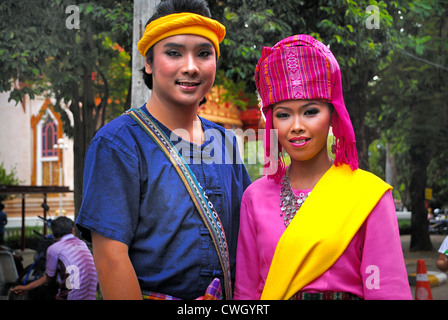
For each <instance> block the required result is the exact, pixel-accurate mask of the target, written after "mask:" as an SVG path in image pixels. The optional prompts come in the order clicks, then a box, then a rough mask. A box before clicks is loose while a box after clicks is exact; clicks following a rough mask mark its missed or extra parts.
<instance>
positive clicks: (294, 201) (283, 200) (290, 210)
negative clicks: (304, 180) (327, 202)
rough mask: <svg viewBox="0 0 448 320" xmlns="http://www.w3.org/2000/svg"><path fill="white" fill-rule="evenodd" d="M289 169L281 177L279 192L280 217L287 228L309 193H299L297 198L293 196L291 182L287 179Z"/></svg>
mask: <svg viewBox="0 0 448 320" xmlns="http://www.w3.org/2000/svg"><path fill="white" fill-rule="evenodd" d="M288 172H289V168H288V170H287V171H286V173H285V175H284V176H283V180H282V182H281V186H282V189H281V191H280V210H281V211H280V217H283V221H284V223H285V226H286V227H287V226H288V225H289V223H290V222H291V220H292V218H294V216H295V215H296V213H297V211H298V210H299V209H300V207H301V206H302V204H303V203H304V202H305V200H306V198H308V196H309V195H310V193H311V192H308V193H306V194H305V193H304V192H301V193H300V194H299V195H298V196H297V195H295V193H294V191H293V190H292V187H291V181H290V180H289V177H288Z"/></svg>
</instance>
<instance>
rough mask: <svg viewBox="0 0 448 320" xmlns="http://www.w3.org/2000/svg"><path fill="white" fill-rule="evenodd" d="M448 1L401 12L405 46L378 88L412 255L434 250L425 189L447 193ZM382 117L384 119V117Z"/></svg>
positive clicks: (411, 6)
mask: <svg viewBox="0 0 448 320" xmlns="http://www.w3.org/2000/svg"><path fill="white" fill-rule="evenodd" d="M447 3H448V2H447V1H435V0H428V1H419V2H408V3H406V5H405V6H403V7H401V8H400V11H399V12H397V17H398V19H397V20H398V21H400V24H399V25H398V27H399V30H400V33H401V38H400V39H401V41H400V44H399V46H397V48H396V50H394V52H393V53H392V54H391V55H390V57H389V61H388V62H387V63H386V64H384V65H383V67H384V68H383V69H382V70H381V72H379V73H378V76H379V80H378V81H377V83H375V84H374V85H373V90H374V95H375V96H376V97H377V103H378V105H380V106H381V108H379V109H376V110H372V113H371V114H372V115H373V114H375V118H376V119H378V121H376V124H377V125H378V126H379V127H380V128H381V129H382V132H383V134H384V136H385V137H386V139H387V140H388V141H390V142H391V143H392V144H393V145H394V148H393V152H394V154H395V156H396V160H397V162H398V167H399V168H400V170H399V174H398V177H399V182H400V190H401V191H402V192H403V193H406V195H405V196H404V197H403V199H405V201H406V202H407V203H406V205H407V206H408V207H410V208H411V211H412V221H411V245H410V246H411V250H431V249H432V244H431V241H430V238H429V233H428V221H427V211H426V208H425V188H426V187H433V186H434V185H437V186H439V185H440V186H441V189H442V188H444V187H445V188H446V181H447V180H446V178H447V175H446V173H445V172H446V170H445V168H446V165H447V160H446V158H447V156H448V155H447V150H448V148H447V144H448V142H447V139H446V127H447V116H448V109H447V102H446V101H447V98H448V96H447V88H446V82H447V80H448V79H447V77H448V68H446V67H445V66H446V65H448V59H447V58H446V57H447V50H448V45H447V43H448V41H447V33H448V20H447V19H446V14H447V7H448V6H447ZM378 112H379V113H378Z"/></svg>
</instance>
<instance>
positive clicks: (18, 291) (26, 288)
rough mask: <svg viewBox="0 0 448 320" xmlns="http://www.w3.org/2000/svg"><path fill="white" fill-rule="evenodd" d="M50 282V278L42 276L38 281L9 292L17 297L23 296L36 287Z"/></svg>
mask: <svg viewBox="0 0 448 320" xmlns="http://www.w3.org/2000/svg"><path fill="white" fill-rule="evenodd" d="M50 280H51V278H50V277H48V276H47V275H43V276H42V277H40V278H39V279H37V280H35V281H33V282H30V283H28V284H27V285H19V286H16V287H14V288H12V289H11V292H13V293H15V294H17V295H23V294H25V293H26V292H28V291H30V290H33V289H36V288H37V287H40V286H42V285H44V284H45V283H47V282H49V281H50Z"/></svg>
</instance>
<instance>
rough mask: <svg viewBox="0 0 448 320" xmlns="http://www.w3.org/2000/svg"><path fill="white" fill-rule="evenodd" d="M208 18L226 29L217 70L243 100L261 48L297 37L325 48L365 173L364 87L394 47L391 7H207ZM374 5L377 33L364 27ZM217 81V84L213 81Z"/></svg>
mask: <svg viewBox="0 0 448 320" xmlns="http://www.w3.org/2000/svg"><path fill="white" fill-rule="evenodd" d="M210 5H211V9H212V12H213V14H214V17H215V18H217V19H218V20H220V21H222V22H223V23H224V24H225V25H226V28H227V36H226V39H225V40H224V44H223V49H222V51H223V54H222V63H221V68H222V69H223V70H225V77H226V78H228V79H231V80H232V81H233V82H234V83H241V82H242V83H244V86H241V85H240V86H238V87H239V88H241V87H244V88H246V94H247V95H255V83H254V79H253V73H254V69H255V65H256V63H257V61H258V59H259V57H260V56H261V50H262V47H263V46H272V45H274V44H275V43H277V42H278V41H280V40H281V39H283V38H285V37H288V36H291V35H294V34H299V33H306V34H309V35H311V36H313V37H315V38H317V39H318V40H321V41H323V42H324V43H325V44H327V45H330V47H331V50H332V52H333V53H334V55H335V56H336V58H337V59H338V61H339V64H340V66H341V71H342V77H343V84H344V85H343V87H344V97H345V101H346V105H347V108H348V110H349V113H350V115H351V118H352V122H353V124H354V129H355V133H356V136H357V147H358V153H359V158H360V167H362V168H365V169H368V167H369V163H368V146H369V145H370V143H371V142H372V141H373V140H374V139H376V138H378V133H377V132H376V130H374V129H372V128H371V127H369V126H367V125H366V123H365V116H366V114H367V110H368V108H369V104H368V101H367V96H368V92H369V82H370V81H371V80H372V78H373V76H374V75H375V72H376V71H377V70H378V69H379V65H380V64H381V62H382V60H383V59H385V58H386V57H387V56H388V53H389V52H390V50H391V49H392V48H393V45H394V43H395V41H396V30H395V29H394V26H393V24H392V16H391V14H390V11H392V10H396V7H397V6H398V4H397V2H396V1H388V2H386V1H378V2H377V1H367V0H365V1H356V2H355V1H350V0H336V1H331V2H330V1H313V2H312V1H301V0H287V1H270V0H268V1H265V0H263V1H261V0H228V1H218V2H211V3H210ZM371 5H374V6H375V7H374V8H376V9H377V10H376V12H377V14H378V22H379V23H380V28H379V29H372V28H370V25H368V21H367V20H368V19H369V17H371V15H372V13H371V11H369V10H367V8H368V7H369V6H371ZM219 80H220V79H218V81H219Z"/></svg>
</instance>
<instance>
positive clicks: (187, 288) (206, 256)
mask: <svg viewBox="0 0 448 320" xmlns="http://www.w3.org/2000/svg"><path fill="white" fill-rule="evenodd" d="M142 110H143V111H144V112H146V113H147V114H148V115H149V116H150V117H152V115H150V114H149V112H148V111H147V109H146V107H145V106H143V107H142ZM152 118H153V119H155V118H154V117H152ZM155 120H156V122H157V123H158V124H159V126H160V127H161V128H162V130H164V132H165V133H166V135H167V136H168V137H170V138H171V140H172V141H173V143H174V144H175V146H176V148H178V150H179V151H180V153H181V154H182V156H183V157H184V158H185V160H186V162H187V163H188V164H189V165H190V168H191V170H192V171H193V173H194V174H195V176H196V178H197V180H198V182H199V183H200V184H201V186H202V188H203V189H204V191H205V193H206V195H207V196H208V198H209V199H210V201H211V202H212V203H213V205H214V207H215V209H216V211H217V212H218V214H219V217H220V220H221V223H222V225H223V227H224V231H225V234H226V238H227V242H228V247H229V254H230V267H231V270H232V278H233V279H234V271H235V260H236V245H237V238H238V230H239V217H240V205H241V198H242V194H243V192H244V190H245V189H246V187H247V186H248V185H249V184H250V178H249V176H248V174H247V171H246V169H245V167H244V165H243V164H242V161H241V160H240V157H239V153H238V148H237V143H236V138H235V136H234V134H233V133H231V132H230V131H228V130H225V129H223V128H222V127H220V126H218V125H216V124H214V123H213V122H210V121H208V120H206V119H202V118H200V120H201V122H202V125H203V129H204V132H205V141H206V142H205V143H204V144H203V145H202V146H198V145H195V144H193V143H190V142H188V141H186V140H182V139H181V138H179V137H178V136H177V135H175V134H174V133H173V132H171V131H170V130H169V129H168V128H166V127H165V126H164V125H163V124H161V123H160V122H158V121H157V119H155ZM85 161H86V162H85V171H84V186H83V203H82V206H81V209H80V212H79V216H78V219H77V226H78V228H79V229H80V231H81V235H82V236H83V237H84V238H86V239H87V240H89V236H90V231H93V232H95V233H97V234H100V235H102V236H105V237H107V238H110V239H114V240H117V241H120V242H123V243H125V244H126V245H128V247H129V257H130V259H131V262H132V264H133V266H134V269H135V271H136V274H137V277H138V280H139V282H140V286H141V289H142V291H153V292H159V293H163V294H168V295H171V296H174V297H177V298H181V299H195V298H197V297H199V296H202V295H203V294H204V292H205V289H206V288H207V286H208V284H209V283H210V282H211V281H212V280H213V278H215V277H218V278H220V279H221V281H223V280H222V279H223V272H222V269H221V266H220V263H219V259H218V255H217V253H216V250H215V247H214V245H213V241H212V239H211V237H210V235H209V232H208V229H207V228H206V226H205V224H204V223H203V221H202V218H201V217H200V215H199V212H198V211H197V209H196V207H195V206H194V204H193V202H192V200H191V198H190V195H189V194H188V192H187V190H186V188H185V186H184V184H183V183H182V181H181V179H180V177H179V175H178V173H177V172H176V170H175V168H174V167H173V165H172V164H171V162H170V161H169V160H168V159H167V158H166V156H165V155H164V154H163V153H162V152H161V150H160V149H159V147H158V146H157V145H156V144H155V143H154V142H153V140H152V139H151V138H150V137H149V136H148V135H147V133H145V132H144V131H143V129H142V128H141V127H140V126H139V125H138V124H137V123H136V122H135V121H134V120H133V119H132V118H131V117H130V116H127V115H122V116H120V117H118V118H116V119H114V120H113V121H111V122H110V123H108V124H107V125H105V126H104V127H103V128H101V129H100V130H99V131H98V133H97V134H96V136H95V138H94V139H93V140H92V142H91V144H90V146H89V150H88V152H87V155H86V160H85ZM232 282H233V283H234V281H232ZM223 283H224V282H222V284H223Z"/></svg>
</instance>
